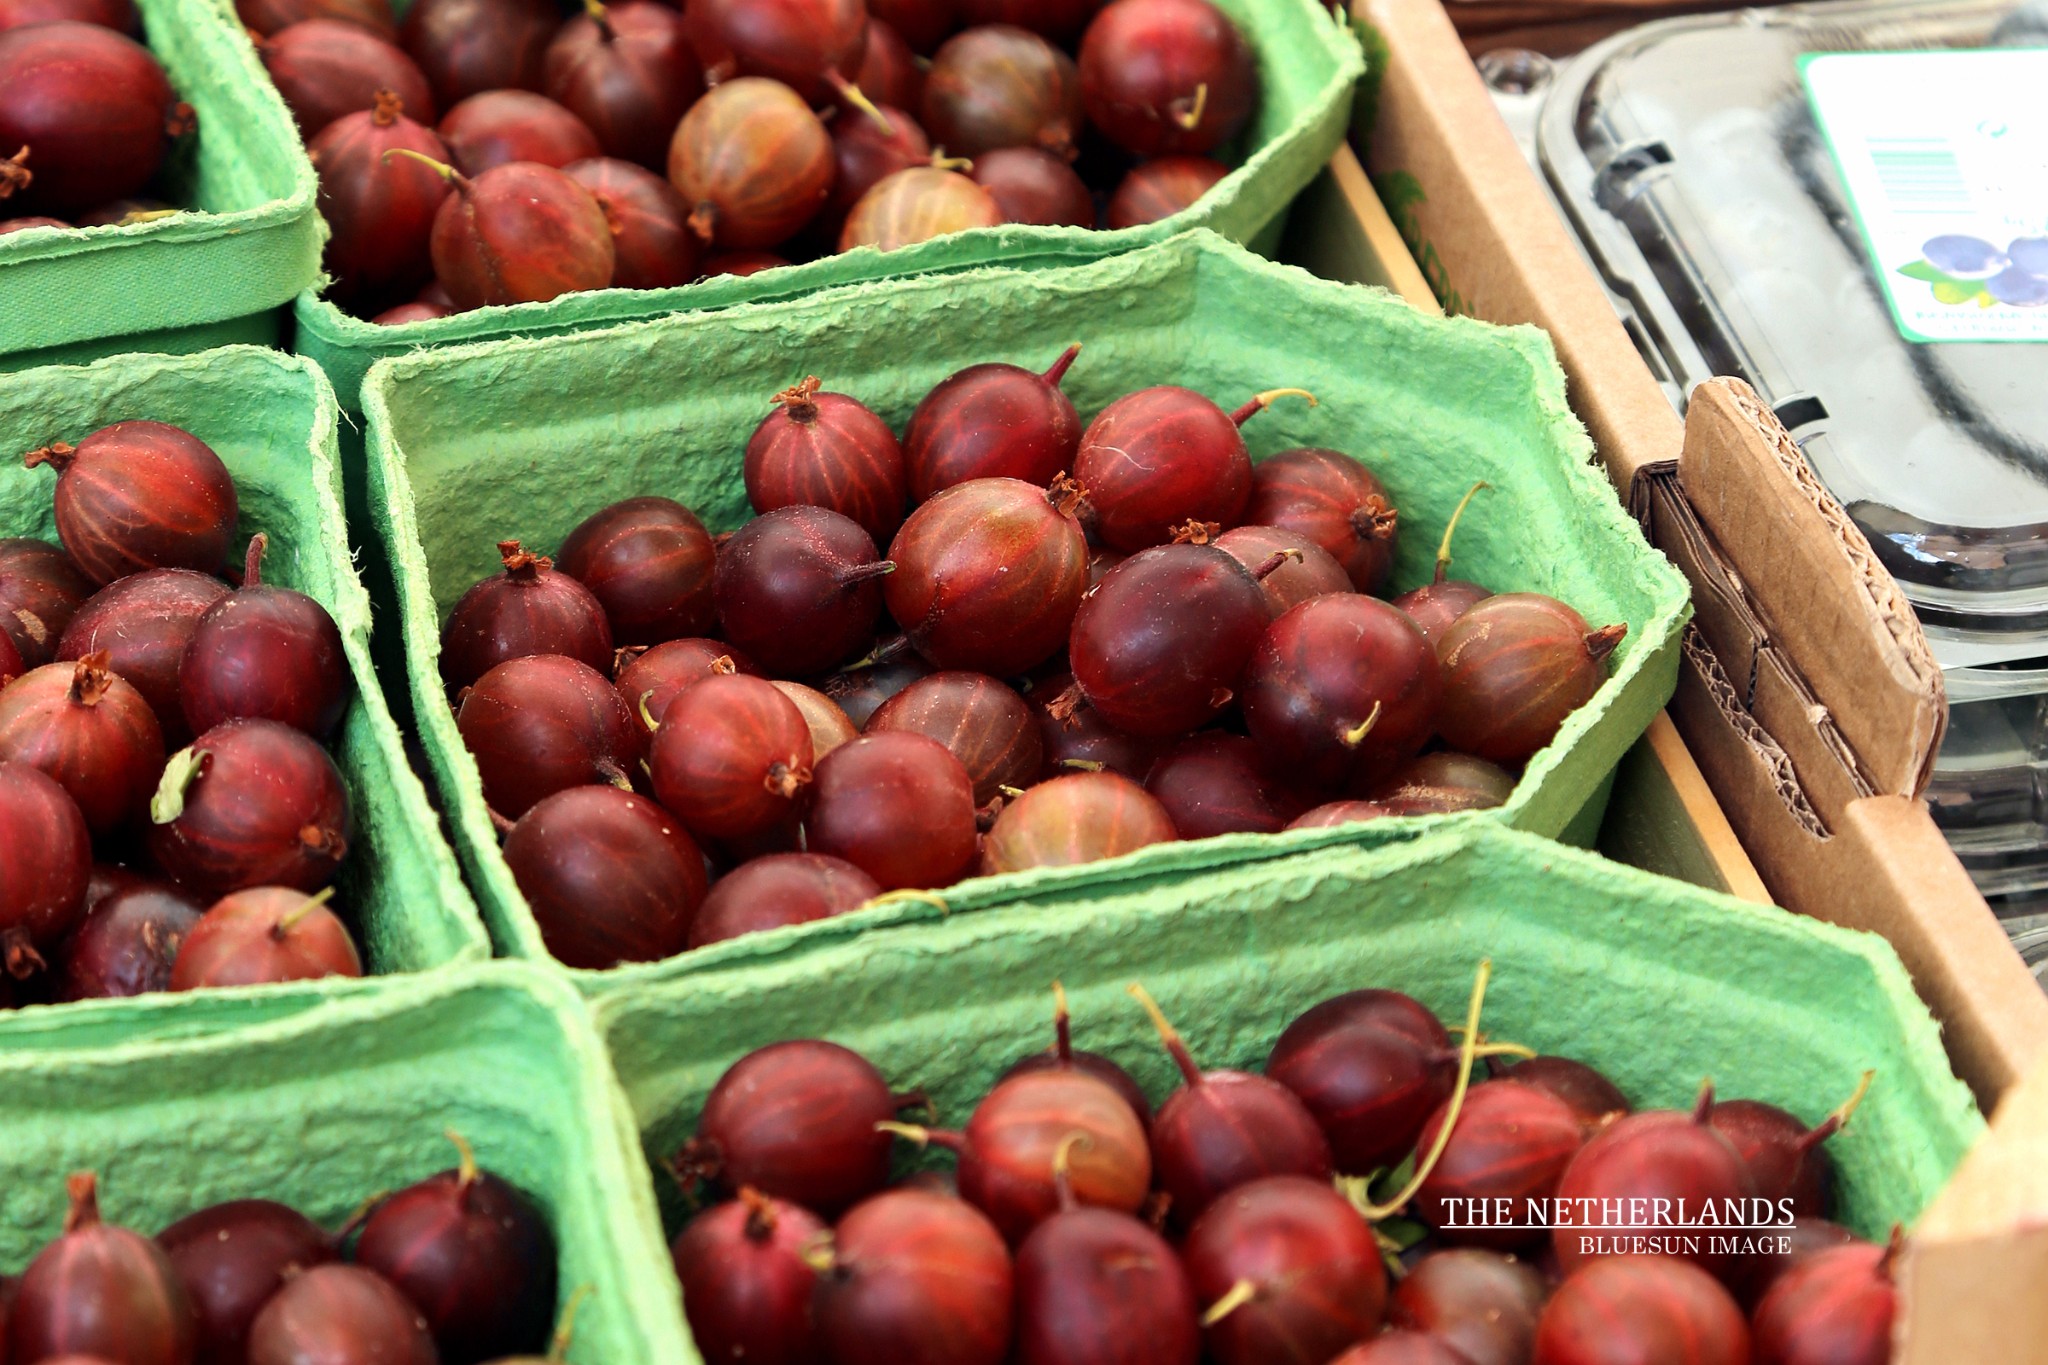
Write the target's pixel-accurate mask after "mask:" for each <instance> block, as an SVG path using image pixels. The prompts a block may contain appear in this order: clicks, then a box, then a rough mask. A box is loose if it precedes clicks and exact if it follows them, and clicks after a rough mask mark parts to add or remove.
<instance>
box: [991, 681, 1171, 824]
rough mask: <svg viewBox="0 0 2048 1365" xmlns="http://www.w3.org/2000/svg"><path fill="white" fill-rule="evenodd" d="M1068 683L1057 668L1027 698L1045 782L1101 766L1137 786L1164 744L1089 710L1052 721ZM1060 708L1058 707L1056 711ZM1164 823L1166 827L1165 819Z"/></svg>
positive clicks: (1159, 740) (1163, 747)
mask: <svg viewBox="0 0 2048 1365" xmlns="http://www.w3.org/2000/svg"><path fill="white" fill-rule="evenodd" d="M1073 685H1074V675H1073V674H1071V673H1068V672H1066V671H1065V670H1061V671H1060V672H1058V673H1052V674H1048V675H1046V676H1045V677H1042V678H1040V679H1038V680H1037V681H1036V682H1035V684H1034V685H1033V686H1032V689H1031V694H1030V696H1029V697H1028V698H1027V700H1029V701H1030V703H1031V710H1032V713H1033V714H1034V715H1036V716H1037V717H1038V737H1039V739H1040V740H1042V741H1043V742H1044V745H1045V770H1044V773H1043V774H1042V776H1044V777H1047V778H1053V777H1065V776H1067V775H1069V774H1072V773H1078V772H1084V771H1096V769H1093V768H1088V767H1084V766H1077V765H1090V764H1098V763H1099V764H1101V765H1102V767H1103V768H1106V769H1108V770H1109V771H1110V772H1112V773H1115V774H1116V775H1118V776H1120V777H1128V778H1130V779H1131V781H1133V782H1139V783H1142V782H1143V781H1144V780H1145V778H1146V775H1147V774H1149V773H1150V772H1151V771H1152V765H1153V763H1154V762H1156V761H1157V760H1158V758H1159V756H1160V755H1161V754H1163V753H1165V752H1166V750H1167V748H1168V747H1169V746H1168V743H1167V741H1165V740H1161V739H1151V738H1140V737H1139V736H1137V735H1128V734H1125V733H1124V732H1123V731H1121V730H1119V729H1117V728H1116V727H1115V726H1113V725H1111V724H1110V723H1109V722H1108V721H1106V720H1104V719H1103V718H1102V716H1101V715H1100V713H1098V712H1097V711H1096V710H1095V708H1094V707H1092V706H1084V707H1081V708H1080V709H1079V710H1077V711H1075V712H1073V713H1072V714H1071V715H1065V716H1063V717H1055V716H1054V715H1053V714H1052V709H1051V707H1052V703H1053V702H1055V701H1058V700H1059V698H1060V697H1061V695H1062V694H1064V693H1065V692H1066V690H1067V689H1068V688H1070V687H1072V686H1073ZM1061 709H1062V711H1064V710H1065V708H1064V707H1062V708H1061ZM1169 823H1171V822H1170V821H1169Z"/></svg>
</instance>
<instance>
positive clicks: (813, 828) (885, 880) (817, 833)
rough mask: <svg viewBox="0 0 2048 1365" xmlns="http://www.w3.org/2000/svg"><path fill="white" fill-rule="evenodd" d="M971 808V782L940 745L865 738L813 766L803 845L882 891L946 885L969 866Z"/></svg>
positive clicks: (916, 737) (903, 735)
mask: <svg viewBox="0 0 2048 1365" xmlns="http://www.w3.org/2000/svg"><path fill="white" fill-rule="evenodd" d="M974 810H975V801H974V782H973V780H972V779H971V778H970V777H969V776H968V774H967V769H966V768H965V767H963V766H962V765H961V763H960V760H959V759H957V758H955V757H954V756H953V754H952V752H951V751H950V750H949V749H947V748H946V746H945V745H943V744H941V743H939V742H938V741H937V740H935V739H931V738H929V737H927V736H925V735H921V734H915V733H912V732H909V731H891V730H885V731H880V732H871V733H869V734H867V735H866V736H864V737H862V738H860V739H856V740H854V741H852V742H851V743H849V744H843V745H841V746H840V747H839V748H837V749H834V750H833V751H832V752H831V753H829V754H827V755H826V756H825V757H824V758H823V759H822V760H820V761H819V763H818V766H817V779H816V786H815V789H814V791H813V793H812V799H811V808H810V811H809V813H808V814H807V815H806V816H805V817H804V831H805V835H806V840H807V845H806V846H807V847H809V848H811V849H814V850H816V851H817V852H819V853H825V854H830V855H831V856H833V857H837V858H844V859H846V861H848V862H850V863H852V864H853V865H854V866H855V867H858V868H859V869H860V870H861V871H863V872H865V873H867V874H868V875H869V876H870V877H873V878H874V879H875V880H876V881H877V882H879V883H880V884H881V886H882V888H883V889H884V890H887V891H895V890H900V889H903V888H905V887H939V886H950V885H951V884H952V883H954V882H955V881H958V880H959V879H960V877H961V876H962V875H964V874H965V873H966V872H967V870H968V868H969V865H970V864H971V863H972V862H973V861H974V855H975V819H974Z"/></svg>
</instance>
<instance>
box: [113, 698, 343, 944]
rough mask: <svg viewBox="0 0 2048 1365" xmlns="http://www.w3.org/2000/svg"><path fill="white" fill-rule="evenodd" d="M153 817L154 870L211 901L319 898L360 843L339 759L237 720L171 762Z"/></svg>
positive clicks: (296, 735) (272, 724)
mask: <svg viewBox="0 0 2048 1365" xmlns="http://www.w3.org/2000/svg"><path fill="white" fill-rule="evenodd" d="M149 813H150V820H151V822H152V823H151V826H150V829H149V832H148V838H147V842H148V847H149V853H150V856H151V857H152V858H154V859H155V860H156V865H157V866H158V867H160V868H162V869H163V870H164V871H165V872H166V873H168V874H169V876H170V878H171V880H172V881H174V882H176V883H178V885H180V886H182V887H185V888H187V889H188V890H191V891H196V892H199V893H200V894H202V895H211V896H225V895H227V894H228V893H229V892H231V891H241V890H245V889H247V888H250V887H257V886H272V887H283V888H286V889H288V890H295V891H305V892H311V891H317V890H318V889H320V888H321V887H323V886H325V885H326V884H327V883H328V882H329V881H331V880H332V879H333V877H334V873H335V870H336V869H337V868H338V867H340V865H341V860H342V859H343V858H344V857H346V856H347V854H348V850H349V841H350V840H351V839H352V838H353V837H354V833H355V824H354V819H353V817H352V815H351V813H350V809H349V795H348V788H347V787H346V786H345V785H344V784H343V783H342V779H341V770H340V769H339V768H337V767H336V766H335V764H334V759H333V758H332V757H330V756H329V755H328V753H327V751H326V750H325V749H323V748H321V747H320V745H319V744H318V743H316V742H314V741H313V740H312V739H310V738H308V737H307V736H306V735H305V734H303V733H301V732H300V731H297V730H294V729H292V728H291V727H290V726H288V725H280V724H278V723H277V722H276V721H274V720H231V721H229V722H227V723H226V724H224V725H217V726H215V727H214V728H213V729H211V730H208V731H207V732H206V733H205V734H203V735H201V736H199V738H197V739H195V740H194V741H192V743H191V745H190V746H189V747H187V748H184V749H180V750H179V751H178V752H177V753H175V754H173V755H171V758H170V761H169V762H168V763H166V764H165V765H164V775H163V781H162V783H161V784H160V785H159V786H158V788H157V792H156V795H155V797H154V798H152V799H151V801H150V810H149ZM187 946H188V947H189V946H190V945H189V944H188V945H187Z"/></svg>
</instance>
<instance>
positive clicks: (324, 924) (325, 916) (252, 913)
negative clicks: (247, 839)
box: [171, 886, 363, 991]
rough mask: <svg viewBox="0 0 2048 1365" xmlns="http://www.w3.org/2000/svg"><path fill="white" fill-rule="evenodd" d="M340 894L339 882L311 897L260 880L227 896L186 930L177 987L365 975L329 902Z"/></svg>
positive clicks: (174, 980)
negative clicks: (264, 884) (336, 890)
mask: <svg viewBox="0 0 2048 1365" xmlns="http://www.w3.org/2000/svg"><path fill="white" fill-rule="evenodd" d="M333 894H334V888H332V887H328V888H327V889H326V890H324V891H320V892H318V893H316V894H314V895H311V896H308V895H307V894H306V893H305V892H303V891H293V890H288V889H286V888H284V887H277V886H258V887H251V888H250V889H248V890H246V891H236V892H234V893H232V894H231V895H227V896H224V897H222V898H221V899H220V900H218V901H216V902H215V903H214V905H213V908H212V909H210V910H208V911H207V912H206V914H205V915H204V916H202V917H201V918H200V920H199V922H198V923H197V924H195V925H193V926H192V929H191V931H190V932H189V933H187V934H186V935H185V944H184V946H183V947H182V948H180V949H179V950H178V956H177V958H176V960H175V961H174V962H173V963H172V964H171V989H172V990H174V991H196V990H205V989H208V988H211V987H217V986H260V985H268V984H271V983H275V982H280V981H310V980H313V979H315V978H317V977H323V976H361V975H362V974H363V960H362V957H361V956H360V955H359V954H358V953H357V952H356V945H355V942H354V940H353V939H351V938H350V937H349V933H348V929H347V928H346V927H345V926H344V925H343V924H342V922H341V919H340V917H339V916H337V915H336V914H335V913H334V911H333V910H331V909H329V908H328V904H327V902H328V901H329V899H331V898H332V896H333Z"/></svg>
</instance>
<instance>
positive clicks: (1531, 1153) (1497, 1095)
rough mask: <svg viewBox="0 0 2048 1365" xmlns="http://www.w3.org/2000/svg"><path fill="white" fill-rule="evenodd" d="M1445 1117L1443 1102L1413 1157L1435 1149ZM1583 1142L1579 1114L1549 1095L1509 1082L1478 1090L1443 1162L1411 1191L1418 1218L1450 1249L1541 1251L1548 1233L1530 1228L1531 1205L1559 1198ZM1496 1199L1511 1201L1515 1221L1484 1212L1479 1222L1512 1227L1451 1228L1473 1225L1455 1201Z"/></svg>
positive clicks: (1460, 1114)
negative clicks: (1562, 1181)
mask: <svg viewBox="0 0 2048 1365" xmlns="http://www.w3.org/2000/svg"><path fill="white" fill-rule="evenodd" d="M1449 1111H1450V1102H1449V1101H1448V1100H1447V1101H1445V1102H1444V1104H1443V1105H1442V1106H1440V1107H1439V1108H1438V1109H1437V1111H1436V1112H1435V1113H1434V1114H1432V1115H1430V1117H1429V1122H1428V1123H1426V1124H1424V1125H1423V1127H1422V1133H1421V1136H1419V1137H1418V1138H1417V1139H1416V1143H1415V1145H1416V1149H1417V1150H1418V1151H1422V1152H1428V1151H1432V1150H1434V1149H1435V1145H1436V1141H1437V1137H1438V1135H1439V1134H1440V1133H1441V1132H1442V1131H1443V1127H1444V1122H1445V1119H1446V1118H1447V1117H1448V1116H1449ZM1585 1138H1586V1135H1585V1130H1584V1128H1583V1127H1582V1126H1581V1124H1580V1122H1579V1116H1578V1114H1577V1113H1576V1112H1575V1111H1574V1110H1573V1109H1572V1107H1571V1106H1570V1105H1568V1104H1566V1103H1565V1102H1564V1101H1563V1100H1561V1099H1559V1098H1557V1096H1555V1095H1553V1094H1551V1093H1550V1092H1549V1091H1547V1090H1539V1089H1537V1088H1536V1087H1535V1086H1531V1085H1523V1084H1521V1083H1520V1082H1517V1081H1512V1080H1502V1081H1488V1082H1486V1083H1485V1084H1484V1085H1475V1086H1473V1087H1472V1088H1471V1090H1469V1091H1468V1092H1467V1093H1466V1095H1465V1103H1464V1106H1463V1107H1462V1108H1461V1109H1460V1110H1459V1111H1458V1122H1457V1126H1456V1127H1454V1128H1453V1129H1452V1130H1451V1136H1450V1140H1449V1141H1448V1142H1447V1143H1445V1144H1444V1149H1443V1155H1442V1156H1441V1157H1440V1158H1438V1160H1437V1163H1436V1165H1435V1166H1434V1167H1433V1168H1432V1169H1431V1170H1430V1173H1429V1177H1428V1179H1426V1180H1424V1181H1423V1182H1422V1188H1421V1189H1420V1190H1418V1191H1417V1192H1416V1196H1415V1209H1416V1212H1417V1214H1418V1215H1419V1216H1420V1217H1421V1218H1422V1219H1423V1221H1425V1222H1427V1223H1429V1224H1430V1225H1431V1226H1433V1227H1435V1228H1436V1229H1437V1230H1438V1234H1439V1235H1440V1236H1441V1237H1442V1238H1443V1239H1444V1240H1445V1241H1446V1242H1449V1243H1451V1244H1452V1245H1454V1246H1479V1247H1488V1248H1491V1249H1493V1250H1496V1251H1512V1250H1515V1249H1517V1248H1522V1247H1532V1246H1535V1245H1538V1244H1540V1243H1541V1242H1542V1241H1543V1239H1544V1236H1545V1233H1544V1230H1543V1228H1542V1226H1541V1225H1540V1223H1538V1224H1532V1223H1531V1222H1530V1219H1529V1210H1530V1209H1531V1208H1532V1207H1533V1205H1532V1202H1531V1201H1540V1200H1548V1199H1549V1198H1550V1197H1551V1196H1552V1195H1553V1194H1554V1193H1556V1191H1557V1181H1558V1177H1559V1176H1561V1175H1563V1174H1564V1168H1565V1166H1566V1164H1567V1163H1568V1162H1570V1161H1571V1159H1572V1157H1573V1156H1574V1155H1576V1154H1577V1152H1578V1150H1579V1147H1580V1146H1581V1145H1582V1144H1583V1143H1584V1142H1585ZM1500 1199H1504V1200H1508V1201H1510V1207H1511V1208H1512V1209H1513V1210H1514V1213H1513V1215H1512V1216H1511V1217H1510V1218H1507V1219H1502V1218H1500V1217H1499V1216H1498V1214H1497V1213H1489V1214H1488V1216H1487V1217H1486V1218H1485V1219H1484V1221H1485V1222H1488V1223H1500V1222H1508V1223H1512V1224H1514V1226H1513V1227H1512V1228H1505V1229H1493V1228H1487V1229H1480V1228H1465V1227H1456V1226H1452V1224H1453V1223H1471V1222H1473V1221H1474V1220H1473V1219H1472V1217H1471V1216H1470V1210H1471V1209H1472V1207H1473V1206H1472V1205H1471V1204H1470V1203H1467V1202H1452V1201H1470V1200H1488V1201H1491V1200H1500ZM1489 1207H1490V1208H1491V1207H1492V1206H1491V1205H1489Z"/></svg>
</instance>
